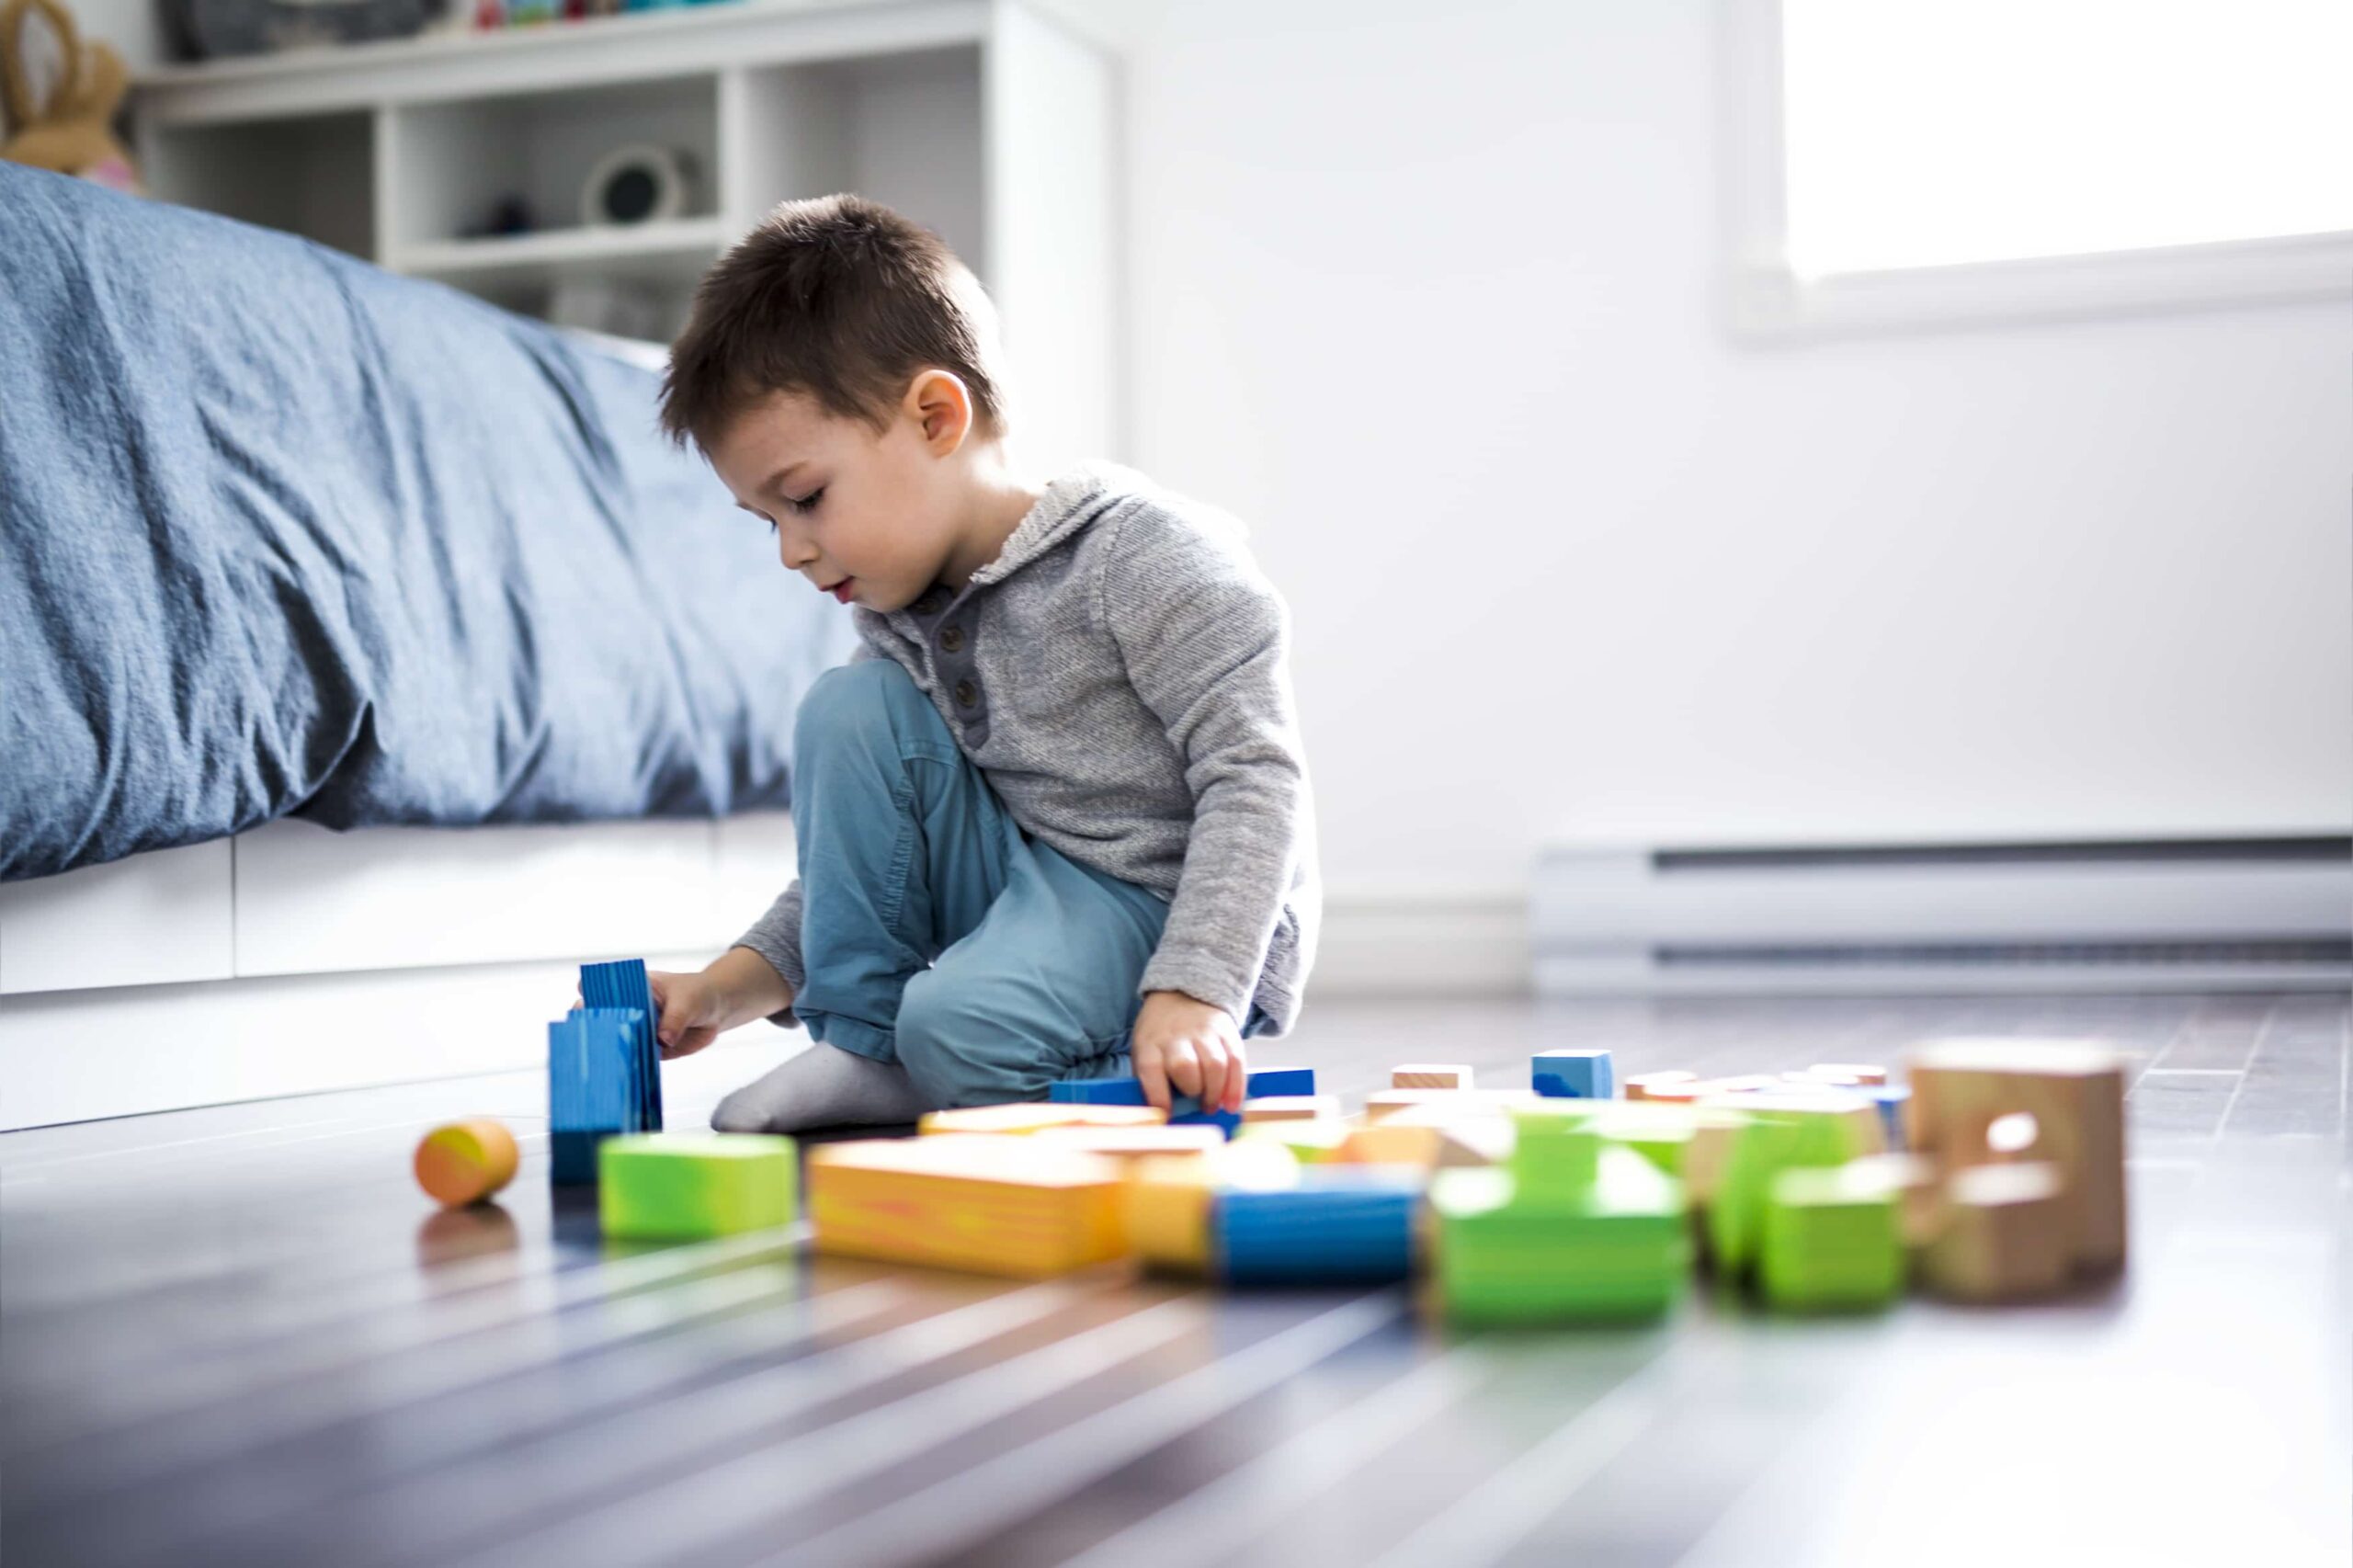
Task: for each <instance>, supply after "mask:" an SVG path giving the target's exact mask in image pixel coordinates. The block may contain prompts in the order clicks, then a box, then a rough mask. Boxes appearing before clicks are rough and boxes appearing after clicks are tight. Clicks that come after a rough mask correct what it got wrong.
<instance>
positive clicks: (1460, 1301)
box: [1429, 1147, 1691, 1324]
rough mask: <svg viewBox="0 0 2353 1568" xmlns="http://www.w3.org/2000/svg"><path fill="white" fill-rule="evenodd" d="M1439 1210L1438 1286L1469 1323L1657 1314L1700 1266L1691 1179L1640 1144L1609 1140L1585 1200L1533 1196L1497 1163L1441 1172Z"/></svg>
mask: <svg viewBox="0 0 2353 1568" xmlns="http://www.w3.org/2000/svg"><path fill="white" fill-rule="evenodd" d="M1429 1210H1430V1214H1431V1217H1432V1222H1433V1226H1434V1237H1433V1260H1434V1261H1433V1272H1434V1283H1435V1285H1436V1294H1437V1297H1438V1301H1439V1303H1440V1306H1441V1310H1443V1311H1444V1312H1446V1314H1447V1315H1448V1317H1449V1318H1450V1319H1453V1320H1455V1321H1457V1322H1460V1323H1464V1324H1539V1323H1586V1322H1608V1321H1613V1320H1620V1319H1635V1318H1645V1317H1655V1316H1656V1315H1658V1314H1659V1313H1661V1312H1665V1311H1666V1309H1667V1308H1668V1307H1670V1306H1672V1305H1673V1304H1674V1302H1675V1301H1676V1299H1677V1297H1678V1296H1679V1295H1680V1294H1681V1293H1682V1290H1683V1288H1684V1280H1685V1277H1686V1275H1687V1273H1688V1268H1689V1264H1690V1246H1691V1244H1690V1238H1689V1235H1688V1233H1687V1231H1686V1229H1685V1222H1684V1217H1683V1199H1682V1193H1681V1190H1680V1188H1679V1187H1677V1184H1676V1182H1675V1180H1674V1179H1673V1178H1672V1177H1670V1176H1663V1175H1661V1174H1660V1173H1659V1172H1658V1171H1657V1170H1656V1169H1655V1168H1654V1167H1653V1166H1652V1165H1650V1164H1649V1162H1647V1161H1645V1160H1644V1159H1643V1157H1642V1156H1641V1155H1640V1154H1637V1153H1633V1151H1631V1150H1630V1149H1620V1148H1614V1147H1612V1148H1603V1149H1601V1150H1599V1151H1598V1153H1597V1164H1596V1169H1595V1176H1594V1180H1593V1182H1592V1183H1591V1185H1590V1186H1589V1187H1587V1188H1586V1191H1585V1192H1584V1194H1583V1195H1582V1196H1581V1197H1580V1198H1578V1199H1576V1200H1575V1201H1574V1202H1560V1201H1554V1200H1551V1199H1547V1200H1543V1201H1538V1202H1533V1203H1530V1202H1527V1201H1523V1200H1522V1196H1521V1193H1520V1190H1519V1186H1518V1178H1517V1177H1516V1176H1514V1174H1513V1173H1512V1172H1511V1171H1510V1170H1507V1169H1505V1168H1502V1167H1494V1168H1490V1169H1486V1170H1445V1171H1440V1172H1438V1175H1437V1176H1435V1177H1433V1178H1432V1180H1431V1184H1430V1196H1429Z"/></svg>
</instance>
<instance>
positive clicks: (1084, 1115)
mask: <svg viewBox="0 0 2353 1568" xmlns="http://www.w3.org/2000/svg"><path fill="white" fill-rule="evenodd" d="M1167 1120H1168V1113H1167V1112H1166V1111H1165V1110H1156V1109H1154V1108H1153V1107H1151V1106H1144V1105H1134V1106H1131V1105H1063V1104H1049V1103H1048V1102H1046V1101H1044V1100H1036V1101H1025V1102H1023V1103H1020V1104H1017V1105H979V1106H967V1107H965V1108H963V1109H961V1110H935V1111H932V1112H930V1113H929V1114H927V1115H926V1116H925V1117H924V1119H922V1120H921V1121H920V1122H917V1123H916V1124H915V1130H916V1131H919V1132H926V1133H933V1132H1005V1133H1017V1134H1022V1135H1027V1134H1029V1133H1032V1132H1037V1131H1043V1130H1044V1129H1046V1128H1049V1127H1158V1126H1161V1125H1163V1124H1165V1122H1166V1121H1167Z"/></svg>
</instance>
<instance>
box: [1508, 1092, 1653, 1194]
mask: <svg viewBox="0 0 2353 1568" xmlns="http://www.w3.org/2000/svg"><path fill="white" fill-rule="evenodd" d="M1511 1122H1512V1150H1511V1161H1510V1168H1511V1173H1512V1178H1513V1183H1514V1191H1515V1193H1516V1194H1517V1198H1516V1201H1518V1202H1519V1203H1521V1204H1523V1205H1525V1204H1531V1203H1567V1204H1574V1203H1580V1202H1583V1201H1584V1199H1585V1196H1586V1192H1587V1191H1588V1190H1590V1189H1591V1187H1592V1186H1593V1183H1594V1176H1595V1173H1596V1171H1597V1170H1598V1169H1599V1161H1600V1154H1601V1137H1600V1134H1598V1133H1597V1132H1595V1131H1593V1127H1592V1122H1593V1113H1592V1111H1591V1110H1590V1109H1571V1108H1566V1107H1562V1106H1547V1105H1539V1106H1527V1107H1523V1108H1519V1109H1518V1110H1515V1111H1513V1112H1512V1113H1511ZM1638 1157H1639V1156H1638Z"/></svg>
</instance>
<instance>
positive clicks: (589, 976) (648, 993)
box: [580, 959, 662, 1132]
mask: <svg viewBox="0 0 2353 1568" xmlns="http://www.w3.org/2000/svg"><path fill="white" fill-rule="evenodd" d="M580 1003H581V1006H584V1007H592V1008H593V1007H603V1008H618V1009H620V1010H621V1011H623V1012H630V1011H634V1012H638V1013H641V1014H642V1015H644V1020H643V1022H642V1024H641V1025H639V1026H638V1028H637V1030H636V1031H635V1033H634V1034H633V1036H632V1037H631V1041H630V1061H629V1069H628V1080H627V1081H628V1088H629V1095H630V1104H631V1117H630V1119H629V1120H628V1121H627V1122H626V1123H625V1124H624V1125H623V1127H622V1131H625V1132H659V1131H662V1042H661V1041H660V1040H656V1039H655V1038H654V1028H655V1027H656V1026H657V1025H659V1024H660V1023H661V1022H662V1009H661V1007H660V1006H657V1005H655V1003H654V982H653V981H652V980H651V979H650V978H648V976H647V975H646V972H645V960H643V959H621V960H616V961H614V962H611V963H584V964H582V965H581V966H580Z"/></svg>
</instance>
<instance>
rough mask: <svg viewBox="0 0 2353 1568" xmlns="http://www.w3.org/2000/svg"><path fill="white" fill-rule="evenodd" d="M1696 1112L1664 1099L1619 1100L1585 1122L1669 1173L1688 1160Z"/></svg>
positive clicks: (1696, 1123) (1676, 1171)
mask: <svg viewBox="0 0 2353 1568" xmlns="http://www.w3.org/2000/svg"><path fill="white" fill-rule="evenodd" d="M1699 1117H1700V1112H1699V1108H1697V1107H1695V1106H1688V1105H1676V1104H1673V1103H1671V1102H1667V1101H1656V1102H1642V1101H1636V1100H1633V1099H1631V1098H1630V1099H1625V1100H1620V1101H1618V1102H1616V1103H1615V1104H1613V1105H1610V1106H1608V1107H1606V1108H1602V1109H1600V1110H1597V1112H1596V1113H1595V1114H1594V1117H1593V1119H1592V1120H1591V1121H1590V1122H1588V1123H1587V1124H1586V1125H1587V1126H1589V1127H1590V1128H1591V1129H1592V1130H1593V1131H1594V1132H1595V1133H1596V1134H1597V1136H1599V1137H1600V1138H1602V1139H1604V1140H1606V1141H1607V1142H1612V1143H1619V1144H1623V1145H1624V1146H1625V1147H1627V1148H1629V1149H1631V1150H1633V1151H1634V1153H1638V1154H1640V1155H1642V1157H1643V1158H1644V1159H1646V1160H1648V1161H1649V1162H1650V1163H1651V1164H1652V1165H1656V1166H1657V1167H1658V1168H1659V1169H1660V1170H1662V1171H1664V1172H1665V1173H1666V1174H1667V1175H1668V1176H1678V1177H1679V1176H1682V1175H1683V1172H1684V1167H1685V1166H1686V1165H1688V1163H1689V1154H1690V1149H1691V1142H1692V1140H1693V1138H1694V1137H1695V1136H1696V1135H1697V1134H1698V1131H1699Z"/></svg>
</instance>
